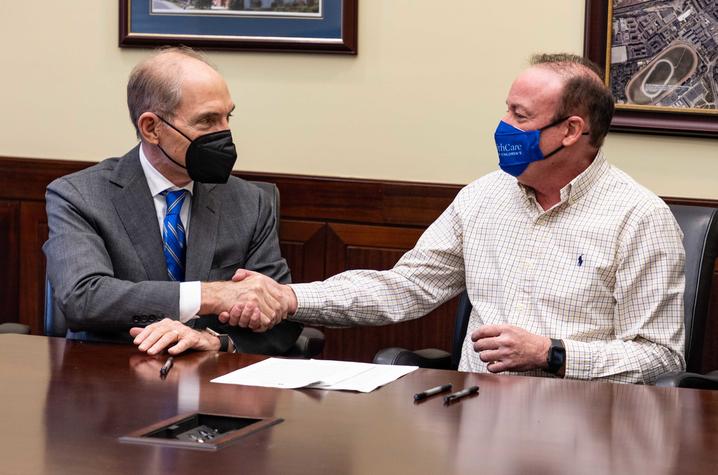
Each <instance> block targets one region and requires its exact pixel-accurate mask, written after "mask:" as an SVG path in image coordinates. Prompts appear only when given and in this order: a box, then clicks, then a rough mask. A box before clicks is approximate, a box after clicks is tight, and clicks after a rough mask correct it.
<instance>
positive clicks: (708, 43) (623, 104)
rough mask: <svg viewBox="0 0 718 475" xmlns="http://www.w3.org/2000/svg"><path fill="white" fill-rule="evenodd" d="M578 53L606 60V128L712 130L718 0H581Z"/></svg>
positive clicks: (706, 133)
mask: <svg viewBox="0 0 718 475" xmlns="http://www.w3.org/2000/svg"><path fill="white" fill-rule="evenodd" d="M584 55H585V56H586V57H588V58H589V59H591V60H593V61H595V62H596V63H598V65H599V66H602V67H603V68H605V74H606V76H605V78H604V79H605V81H606V84H607V85H608V86H609V87H610V88H611V92H612V93H613V96H614V98H615V101H616V114H615V116H614V119H613V122H612V126H611V128H612V130H617V131H626V132H645V133H660V134H673V135H690V136H702V137H718V2H715V1H714V0H690V1H689V0H686V1H662V0H586V19H585V37H584Z"/></svg>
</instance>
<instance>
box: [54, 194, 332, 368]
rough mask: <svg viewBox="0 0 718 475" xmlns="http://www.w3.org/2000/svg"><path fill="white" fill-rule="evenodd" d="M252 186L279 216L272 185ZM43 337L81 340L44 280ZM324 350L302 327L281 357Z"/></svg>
mask: <svg viewBox="0 0 718 475" xmlns="http://www.w3.org/2000/svg"><path fill="white" fill-rule="evenodd" d="M250 183H253V184H254V185H256V186H258V187H259V188H261V189H262V190H263V191H264V192H265V193H267V194H268V195H270V196H271V197H272V202H273V204H272V209H273V211H274V215H275V216H278V215H279V190H278V189H277V186H276V185H275V184H273V183H267V182H263V181H252V182H250ZM275 226H276V227H278V226H279V220H278V219H276V220H275ZM44 323H45V329H44V330H45V335H47V336H55V337H67V338H77V339H83V337H82V335H81V334H80V333H74V332H72V331H71V330H70V331H68V328H67V322H66V321H65V315H64V314H63V313H62V310H60V308H59V307H58V305H57V302H56V301H55V296H54V293H53V290H52V285H51V284H50V281H49V280H48V279H47V277H46V278H45V318H44ZM99 338H101V337H99V336H96V337H93V340H95V341H102V340H101V339H99ZM107 341H108V342H114V343H116V342H117V341H116V340H114V339H108V340H107ZM323 349H324V333H322V332H321V331H320V330H317V329H316V328H309V327H304V328H303V329H302V333H301V334H300V335H299V337H298V338H297V341H296V342H295V343H294V345H293V346H292V348H291V349H290V350H289V351H288V352H287V353H285V354H284V355H283V356H288V357H297V358H312V357H314V356H317V355H318V354H319V353H321V352H322V350H323Z"/></svg>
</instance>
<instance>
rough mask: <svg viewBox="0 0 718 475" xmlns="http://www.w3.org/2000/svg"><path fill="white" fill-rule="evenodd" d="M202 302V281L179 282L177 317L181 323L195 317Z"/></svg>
mask: <svg viewBox="0 0 718 475" xmlns="http://www.w3.org/2000/svg"><path fill="white" fill-rule="evenodd" d="M201 304H202V282H199V281H197V282H180V301H179V319H180V322H182V323H187V322H189V321H190V320H193V319H195V318H197V316H198V315H197V312H199V307H200V305H201Z"/></svg>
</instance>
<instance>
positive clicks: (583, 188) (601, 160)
mask: <svg viewBox="0 0 718 475" xmlns="http://www.w3.org/2000/svg"><path fill="white" fill-rule="evenodd" d="M608 168H609V165H608V162H607V161H606V157H604V156H603V151H602V150H599V151H598V154H596V158H594V159H593V162H591V164H590V165H589V166H588V168H586V169H585V170H584V171H583V172H582V173H581V174H580V175H578V176H577V177H576V178H574V179H573V180H571V181H570V182H569V183H568V184H567V185H566V186H564V187H563V188H561V202H562V203H563V202H564V201H569V202H570V203H574V202H576V201H577V200H579V199H580V198H581V197H582V196H583V195H585V194H586V193H587V192H588V191H589V190H590V189H591V188H593V186H594V185H595V184H596V183H597V182H598V180H599V179H601V177H602V176H603V175H605V174H606V172H607V171H608Z"/></svg>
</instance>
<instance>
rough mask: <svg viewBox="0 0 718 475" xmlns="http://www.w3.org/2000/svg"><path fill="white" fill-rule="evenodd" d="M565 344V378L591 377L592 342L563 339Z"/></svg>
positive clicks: (587, 378) (586, 378) (585, 378)
mask: <svg viewBox="0 0 718 475" xmlns="http://www.w3.org/2000/svg"><path fill="white" fill-rule="evenodd" d="M563 345H564V347H566V372H565V373H564V378H566V379H582V380H589V379H591V372H592V371H591V370H592V363H593V358H592V353H591V343H588V342H583V341H576V340H563Z"/></svg>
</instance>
